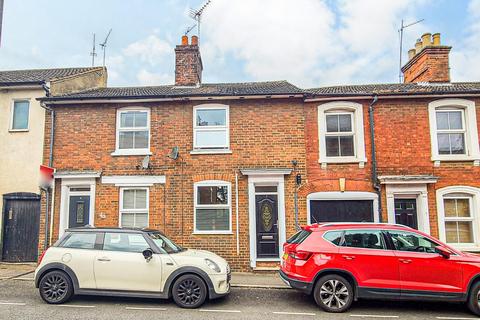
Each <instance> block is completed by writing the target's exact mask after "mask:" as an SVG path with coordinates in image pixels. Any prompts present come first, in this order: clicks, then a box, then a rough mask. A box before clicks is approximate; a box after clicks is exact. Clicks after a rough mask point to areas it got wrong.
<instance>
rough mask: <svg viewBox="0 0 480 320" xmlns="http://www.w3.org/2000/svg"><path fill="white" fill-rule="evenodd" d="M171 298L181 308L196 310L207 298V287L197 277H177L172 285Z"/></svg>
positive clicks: (187, 275) (188, 275) (191, 275)
mask: <svg viewBox="0 0 480 320" xmlns="http://www.w3.org/2000/svg"><path fill="white" fill-rule="evenodd" d="M172 297H173V301H175V303H176V304H177V306H179V307H181V308H187V309H194V308H198V307H200V306H201V305H202V304H203V303H204V302H205V300H206V298H207V286H206V285H205V282H204V281H203V280H202V278H200V277H199V276H196V275H194V274H186V275H183V276H181V277H179V278H178V279H177V280H176V281H175V283H174V284H173V287H172Z"/></svg>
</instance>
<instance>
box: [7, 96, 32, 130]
mask: <svg viewBox="0 0 480 320" xmlns="http://www.w3.org/2000/svg"><path fill="white" fill-rule="evenodd" d="M29 115H30V101H28V100H16V101H14V102H13V107H12V122H11V126H10V130H11V131H27V130H28V118H29Z"/></svg>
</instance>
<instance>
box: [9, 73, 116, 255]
mask: <svg viewBox="0 0 480 320" xmlns="http://www.w3.org/2000/svg"><path fill="white" fill-rule="evenodd" d="M106 80H107V79H106V71H105V70H104V69H103V68H60V69H36V70H10V71H0V196H1V197H2V198H1V199H0V213H1V214H0V261H12V262H19V261H36V259H37V246H38V243H39V238H38V237H39V229H40V198H41V195H40V193H41V190H40V188H39V180H40V171H39V166H40V165H41V164H42V161H43V141H44V128H45V109H44V108H42V106H41V105H40V103H39V101H37V100H36V99H37V98H40V97H45V96H46V95H47V94H49V92H50V91H51V92H52V94H62V93H67V92H77V91H81V90H85V89H91V88H97V87H100V86H106ZM47 164H48V161H47ZM42 227H44V226H42ZM42 242H43V241H42Z"/></svg>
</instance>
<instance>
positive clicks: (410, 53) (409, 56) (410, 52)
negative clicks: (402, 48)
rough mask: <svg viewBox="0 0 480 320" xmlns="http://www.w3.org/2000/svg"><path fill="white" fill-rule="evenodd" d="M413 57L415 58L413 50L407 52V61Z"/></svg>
mask: <svg viewBox="0 0 480 320" xmlns="http://www.w3.org/2000/svg"><path fill="white" fill-rule="evenodd" d="M413 57H415V49H410V50H408V60H411V59H412V58H413Z"/></svg>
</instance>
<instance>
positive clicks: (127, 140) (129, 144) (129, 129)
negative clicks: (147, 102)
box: [115, 109, 150, 155]
mask: <svg viewBox="0 0 480 320" xmlns="http://www.w3.org/2000/svg"><path fill="white" fill-rule="evenodd" d="M115 153H118V154H139V155H141V154H149V153H150V110H149V109H120V110H119V111H118V112H117V150H116V152H115Z"/></svg>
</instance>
